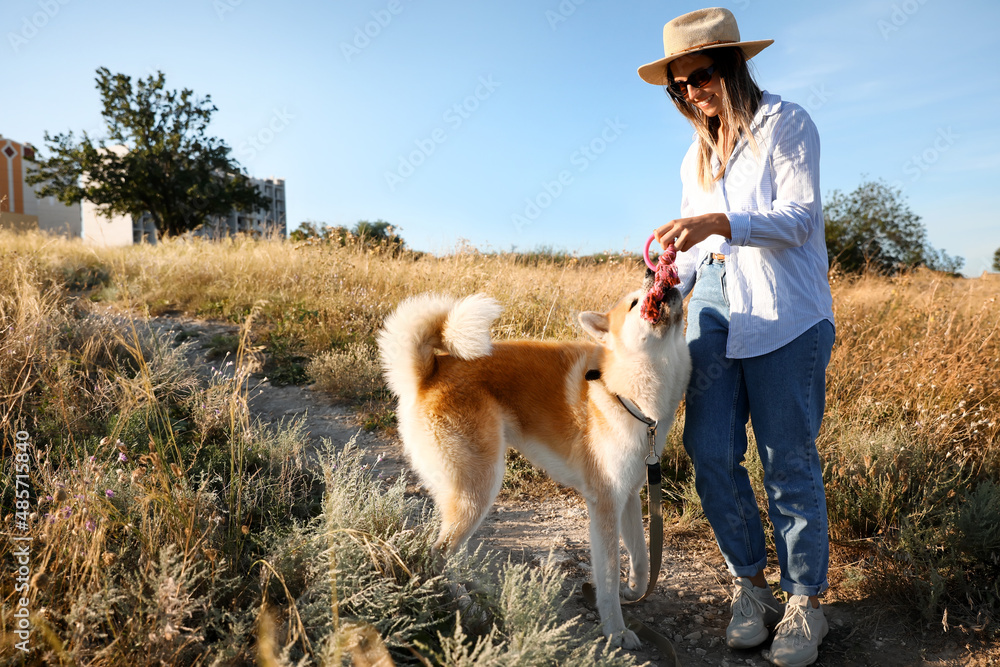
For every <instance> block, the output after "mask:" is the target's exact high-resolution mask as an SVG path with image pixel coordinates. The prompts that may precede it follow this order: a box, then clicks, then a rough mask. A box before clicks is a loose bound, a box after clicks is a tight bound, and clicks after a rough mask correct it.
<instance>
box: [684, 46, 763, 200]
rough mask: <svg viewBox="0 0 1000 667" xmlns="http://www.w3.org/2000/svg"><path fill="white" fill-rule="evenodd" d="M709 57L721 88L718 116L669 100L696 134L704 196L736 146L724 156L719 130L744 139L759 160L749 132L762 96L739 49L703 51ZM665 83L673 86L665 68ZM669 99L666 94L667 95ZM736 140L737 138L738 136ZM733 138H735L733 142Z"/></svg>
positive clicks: (731, 147) (700, 179) (725, 48)
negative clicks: (716, 165)
mask: <svg viewBox="0 0 1000 667" xmlns="http://www.w3.org/2000/svg"><path fill="white" fill-rule="evenodd" d="M701 53H704V54H705V55H707V56H708V57H710V58H711V59H712V61H713V64H714V65H715V72H714V75H716V76H718V77H719V81H720V83H721V85H722V92H723V95H722V109H721V110H720V111H719V114H718V115H717V116H712V117H709V116H706V115H705V114H704V113H703V112H702V111H701V109H699V108H697V107H696V106H694V105H693V104H691V103H690V102H688V101H687V100H679V99H677V98H676V97H674V96H673V95H670V99H671V100H673V102H674V105H675V106H676V107H677V110H678V111H680V112H681V114H682V115H683V116H684V117H685V118H687V119H688V120H689V121H691V124H692V125H694V129H695V131H696V132H697V133H698V184H699V185H701V187H702V189H703V190H705V191H706V192H707V191H709V190H711V189H712V184H713V183H715V182H716V181H718V180H719V179H721V178H722V177H723V176H724V175H725V173H726V163H727V162H729V157H730V155H731V154H732V151H733V148H734V147H735V145H736V142H735V141H733V142H731V143H730V144H729V145H728V146H727V149H728V150H727V151H726V152H725V153H724V152H723V150H722V144H721V141H720V137H719V129H720V128H721V127H726V128H730V129H729V130H728V131H730V132H731V131H733V130H734V129H735V130H736V131H738V133H739V134H742V135H743V136H744V137H747V141H748V142H749V143H750V147H751V148H752V149H753V152H754V155H756V156H758V157H759V156H760V146H759V145H758V143H757V139H756V137H754V136H753V132H752V131H751V124H752V123H753V117H754V114H755V113H756V112H757V107H758V106H759V105H760V98H761V92H760V88H759V87H758V86H757V82H756V81H754V78H753V74H752V73H751V72H750V67H749V66H748V63H747V59H746V57H745V56H744V55H743V51H742V50H741V49H740V48H739V47H723V48H717V49H709V50H706V51H702V52H701ZM667 80H668V81H669V82H670V83H673V82H674V75H673V73H672V72H671V71H670V66H669V65H667ZM667 94H668V95H669V92H668V93H667ZM737 136H738V135H737ZM735 138H736V137H735V136H734V139H735ZM713 153H717V154H718V155H719V158H720V162H721V163H722V166H721V168H720V169H719V172H718V173H717V174H713V173H712V154H713Z"/></svg>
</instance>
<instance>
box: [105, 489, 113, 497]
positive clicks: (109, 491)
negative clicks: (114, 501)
mask: <svg viewBox="0 0 1000 667" xmlns="http://www.w3.org/2000/svg"><path fill="white" fill-rule="evenodd" d="M104 495H106V496H107V497H108V498H114V497H115V492H114V491H112V490H111V489H108V490H106V491H105V492H104Z"/></svg>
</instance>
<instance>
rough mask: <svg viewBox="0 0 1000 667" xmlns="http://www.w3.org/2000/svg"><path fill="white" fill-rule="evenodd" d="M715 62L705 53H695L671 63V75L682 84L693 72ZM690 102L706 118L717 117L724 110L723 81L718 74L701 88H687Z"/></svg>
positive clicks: (714, 73) (714, 74) (713, 75)
mask: <svg viewBox="0 0 1000 667" xmlns="http://www.w3.org/2000/svg"><path fill="white" fill-rule="evenodd" d="M713 64H714V63H713V61H712V59H711V58H710V57H708V56H707V55H705V54H704V53H693V54H691V55H689V56H681V57H680V58H678V59H677V60H674V61H672V62H671V63H670V74H671V75H672V76H673V77H674V81H676V82H678V83H682V82H684V81H686V80H687V78H688V76H690V75H691V73H692V72H696V71H697V70H700V69H705V68H706V67H711V66H712V65H713ZM687 94H688V97H687V99H688V101H689V102H691V103H692V104H693V105H694V106H695V107H697V108H698V109H700V110H701V112H702V113H704V114H705V115H706V116H709V117H713V116H717V115H718V114H719V112H720V111H721V110H722V95H723V92H722V80H721V79H720V78H719V73H718V72H713V73H712V78H711V80H710V81H709V82H708V83H706V84H705V85H704V86H702V87H701V88H695V87H694V86H687Z"/></svg>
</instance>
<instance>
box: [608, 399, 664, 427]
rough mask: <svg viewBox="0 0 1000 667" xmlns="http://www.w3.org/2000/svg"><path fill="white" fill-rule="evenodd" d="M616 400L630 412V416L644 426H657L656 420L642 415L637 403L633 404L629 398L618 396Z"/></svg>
mask: <svg viewBox="0 0 1000 667" xmlns="http://www.w3.org/2000/svg"><path fill="white" fill-rule="evenodd" d="M615 398H617V399H618V402H619V403H621V404H622V407H623V408H625V409H626V410H628V413H629V414H630V415H632V416H633V417H635V418H636V419H638V420H639V421H641V422H642V423H643V424H645V425H646V426H656V420H655V419H650V418H649V417H647V416H646V415H644V414H643V413H642V410H640V409H639V406H637V405H636V404H635V403H633V402H632V401H630V400H629V399H627V398H623V397H621V396H619V395H618V394H615Z"/></svg>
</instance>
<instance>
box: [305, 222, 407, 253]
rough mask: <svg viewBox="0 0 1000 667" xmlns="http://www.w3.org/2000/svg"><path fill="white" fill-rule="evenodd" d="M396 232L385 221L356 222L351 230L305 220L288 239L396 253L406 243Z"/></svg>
mask: <svg viewBox="0 0 1000 667" xmlns="http://www.w3.org/2000/svg"><path fill="white" fill-rule="evenodd" d="M398 231H399V230H398V228H396V227H394V226H392V225H391V224H390V223H388V222H386V221H385V220H376V221H375V222H371V221H369V220H358V222H357V223H356V224H355V225H354V227H353V228H352V229H348V228H347V227H344V226H342V225H337V226H334V227H330V226H328V225H326V224H325V223H322V222H313V221H311V220H307V221H305V222H302V223H300V224H299V226H298V228H297V229H296V230H295V231H293V232H292V233H291V234H289V235H288V238H289V239H291V240H292V241H322V242H324V243H337V244H338V245H340V246H347V245H350V244H356V245H360V246H362V247H365V248H370V249H377V250H390V251H393V252H397V251H400V250H403V249H404V248H405V247H406V242H405V241H404V240H403V237H402V236H400V235H399V233H398Z"/></svg>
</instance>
